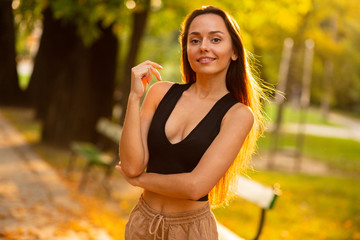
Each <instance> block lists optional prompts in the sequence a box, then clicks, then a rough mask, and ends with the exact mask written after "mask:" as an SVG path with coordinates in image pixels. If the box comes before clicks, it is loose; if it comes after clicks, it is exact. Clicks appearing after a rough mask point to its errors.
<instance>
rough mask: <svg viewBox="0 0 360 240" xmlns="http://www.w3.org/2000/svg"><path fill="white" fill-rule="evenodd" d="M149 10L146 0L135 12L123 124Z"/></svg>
mask: <svg viewBox="0 0 360 240" xmlns="http://www.w3.org/2000/svg"><path fill="white" fill-rule="evenodd" d="M149 10H150V0H146V1H145V3H144V5H143V6H142V7H141V8H140V7H139V9H138V10H137V11H135V12H134V13H133V27H132V29H133V32H132V36H131V42H130V49H129V52H128V55H127V58H126V61H125V68H124V72H123V74H122V79H121V80H122V82H121V91H122V98H121V103H120V104H121V107H122V109H123V111H122V114H121V117H120V124H123V122H124V118H125V113H126V107H127V101H128V97H129V93H130V85H131V82H130V79H131V68H132V67H133V66H134V65H135V62H136V56H137V54H138V52H139V48H140V42H141V39H142V37H143V35H144V32H145V27H146V22H147V19H148V15H149Z"/></svg>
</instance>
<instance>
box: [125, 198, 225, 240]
mask: <svg viewBox="0 0 360 240" xmlns="http://www.w3.org/2000/svg"><path fill="white" fill-rule="evenodd" d="M153 239H154V240H156V239H161V240H202V239H204V240H218V233H217V226H216V221H215V217H214V215H213V214H212V212H211V209H210V206H209V204H207V205H205V206H204V207H202V208H200V209H196V210H193V211H187V212H179V213H161V212H159V211H157V210H155V209H152V208H151V207H150V206H149V205H148V204H147V203H146V202H145V201H144V199H142V198H140V200H139V202H138V204H137V205H136V206H135V208H134V209H133V210H132V212H131V214H130V218H129V221H128V223H127V224H126V228H125V240H153Z"/></svg>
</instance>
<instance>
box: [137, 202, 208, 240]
mask: <svg viewBox="0 0 360 240" xmlns="http://www.w3.org/2000/svg"><path fill="white" fill-rule="evenodd" d="M137 207H138V208H139V209H140V211H141V212H142V213H143V214H144V215H145V216H146V217H147V218H148V219H149V220H150V225H149V229H148V232H149V234H150V235H151V236H152V235H154V240H157V239H161V240H164V239H165V229H166V228H167V225H172V224H184V223H189V222H193V221H194V220H197V219H201V218H206V217H208V216H209V214H210V215H211V214H212V213H211V211H210V205H209V204H207V205H204V206H203V207H201V208H199V209H195V210H190V211H185V212H175V213H166V212H160V211H157V210H155V209H153V208H151V207H150V206H149V205H148V204H147V202H145V200H144V199H143V198H142V196H141V197H140V200H139V202H138V204H137ZM165 225H166V226H165ZM160 230H161V233H160Z"/></svg>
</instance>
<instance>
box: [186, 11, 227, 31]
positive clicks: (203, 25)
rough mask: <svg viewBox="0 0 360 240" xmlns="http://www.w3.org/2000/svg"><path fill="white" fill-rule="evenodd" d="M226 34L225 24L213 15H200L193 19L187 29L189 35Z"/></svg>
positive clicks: (217, 16) (220, 18)
mask: <svg viewBox="0 0 360 240" xmlns="http://www.w3.org/2000/svg"><path fill="white" fill-rule="evenodd" d="M216 32H220V33H223V34H226V33H228V30H227V28H226V25H225V22H224V20H223V19H222V17H221V16H219V15H217V14H213V13H208V14H202V15H199V16H197V17H195V18H194V20H193V21H192V22H191V24H190V27H189V35H190V34H192V33H200V34H202V33H216Z"/></svg>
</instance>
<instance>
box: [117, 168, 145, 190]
mask: <svg viewBox="0 0 360 240" xmlns="http://www.w3.org/2000/svg"><path fill="white" fill-rule="evenodd" d="M115 169H116V171H118V172H119V173H120V174H121V175H122V176H123V177H124V179H125V180H126V181H127V182H128V183H130V184H131V185H133V186H135V187H138V186H139V184H138V183H139V177H140V176H141V175H142V174H141V175H139V176H137V177H134V178H130V177H128V176H127V175H126V174H125V173H124V171H123V170H122V168H121V163H119V164H118V165H116V166H115Z"/></svg>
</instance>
